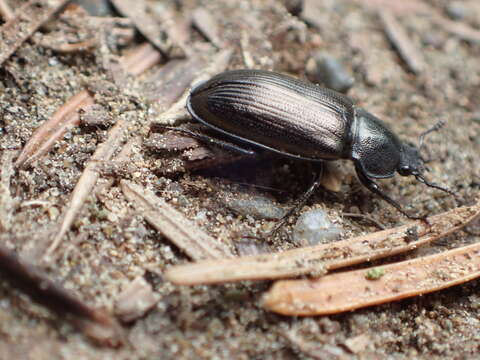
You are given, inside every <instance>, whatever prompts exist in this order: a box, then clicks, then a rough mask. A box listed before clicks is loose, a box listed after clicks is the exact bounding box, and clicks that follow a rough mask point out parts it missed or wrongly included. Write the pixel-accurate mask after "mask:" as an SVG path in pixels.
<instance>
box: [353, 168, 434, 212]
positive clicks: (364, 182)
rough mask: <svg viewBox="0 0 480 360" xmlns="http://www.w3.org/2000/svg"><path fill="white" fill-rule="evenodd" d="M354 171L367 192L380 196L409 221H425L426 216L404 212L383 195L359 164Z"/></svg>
mask: <svg viewBox="0 0 480 360" xmlns="http://www.w3.org/2000/svg"><path fill="white" fill-rule="evenodd" d="M355 170H356V171H357V176H358V179H359V180H360V182H361V183H362V185H363V186H365V187H366V188H367V189H368V190H370V191H371V192H373V193H374V194H377V195H378V196H380V197H381V198H382V199H383V200H385V201H386V202H388V203H389V204H390V205H392V206H393V207H394V208H395V209H397V210H398V211H400V212H401V213H402V214H403V215H405V216H406V217H408V218H409V219H412V220H423V221H426V216H415V215H411V214H409V213H407V212H406V211H405V210H403V209H402V207H401V206H400V204H399V203H397V202H396V201H395V200H393V199H392V198H391V197H390V196H388V195H387V194H385V193H384V192H383V191H382V190H381V189H380V186H378V184H377V183H376V182H375V181H373V180H372V179H370V178H368V177H367V176H366V175H365V174H364V173H363V171H362V169H361V167H360V165H359V164H355Z"/></svg>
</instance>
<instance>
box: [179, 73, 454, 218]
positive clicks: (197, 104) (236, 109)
mask: <svg viewBox="0 0 480 360" xmlns="http://www.w3.org/2000/svg"><path fill="white" fill-rule="evenodd" d="M187 109H188V111H189V113H190V114H191V115H192V117H193V118H194V119H196V120H197V121H199V122H200V123H202V124H204V125H206V126H208V127H209V128H211V129H213V130H215V131H217V132H219V133H221V134H224V135H226V136H227V137H229V138H231V139H232V140H233V141H236V142H237V143H238V142H239V143H242V144H245V145H247V146H253V147H254V148H260V149H266V150H269V151H273V152H276V153H278V154H280V155H283V156H286V157H290V158H295V159H301V160H308V161H315V162H319V161H325V160H336V159H349V160H352V161H353V162H354V164H355V169H356V173H357V176H358V178H359V180H360V182H361V183H362V184H363V185H364V186H366V187H367V188H368V189H369V190H370V191H372V192H373V193H375V194H377V195H379V196H380V197H381V198H382V199H384V200H385V201H387V202H388V203H389V204H390V205H392V206H394V207H395V208H396V209H397V210H399V211H400V212H401V213H403V214H404V215H406V216H407V217H409V218H412V219H424V217H423V216H413V215H410V214H408V213H407V212H405V211H404V210H403V209H402V208H401V206H400V205H399V204H398V203H397V202H396V201H395V200H393V199H392V198H391V197H389V196H388V195H387V194H385V193H384V192H383V191H382V190H381V189H380V187H379V186H378V184H377V183H376V182H375V181H374V179H384V178H390V177H393V176H394V175H395V172H398V173H399V174H400V175H402V176H408V175H413V176H415V178H416V179H417V180H418V181H420V182H422V183H424V184H426V185H428V186H430V187H434V188H436V189H439V190H442V191H445V192H448V193H450V194H453V192H451V191H450V190H448V189H446V188H444V187H442V186H439V185H436V184H434V183H430V182H428V181H427V180H426V179H425V178H424V177H423V175H422V174H423V172H424V171H425V165H424V159H423V158H422V156H421V155H420V152H419V149H418V148H417V147H415V146H414V145H410V144H408V143H406V142H402V141H401V140H400V139H399V138H398V137H397V136H396V135H395V134H394V133H393V132H392V131H391V130H390V129H389V128H388V127H387V126H386V124H385V123H383V122H382V121H381V120H380V119H378V118H377V117H375V116H374V115H372V114H370V113H369V112H367V111H365V110H364V109H362V108H360V107H358V106H356V105H355V104H354V103H353V102H352V100H351V99H350V98H348V97H347V96H345V95H343V94H340V93H337V92H335V91H333V90H330V89H327V88H322V87H320V86H318V85H315V84H312V83H308V82H304V81H301V80H299V79H295V78H292V77H289V76H286V75H282V74H279V73H275V72H269V71H264V70H233V71H226V72H223V73H220V74H218V75H216V76H214V77H213V78H211V79H210V80H208V81H206V82H203V83H201V84H199V85H197V86H195V87H194V88H193V89H192V91H191V93H190V96H189V98H188V100H187ZM430 131H431V130H428V131H426V132H425V133H424V134H427V133H428V132H430ZM421 139H422V140H423V136H422V137H421ZM222 144H223V145H225V143H222ZM420 147H421V145H420ZM232 148H234V149H236V150H239V151H243V152H246V153H249V154H251V153H254V152H253V151H251V150H247V149H245V148H242V147H238V146H235V145H233V144H232ZM314 184H315V185H314V186H313V185H312V187H311V188H310V189H309V191H307V193H308V194H311V193H312V192H313V188H314V187H316V186H318V184H319V181H317V182H316V183H314Z"/></svg>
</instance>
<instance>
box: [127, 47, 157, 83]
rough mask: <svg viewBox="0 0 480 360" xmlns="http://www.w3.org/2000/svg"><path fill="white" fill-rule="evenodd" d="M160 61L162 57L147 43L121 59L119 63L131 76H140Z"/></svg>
mask: <svg viewBox="0 0 480 360" xmlns="http://www.w3.org/2000/svg"><path fill="white" fill-rule="evenodd" d="M160 61H162V55H161V54H160V52H159V51H158V50H157V49H155V48H154V47H153V46H152V45H151V44H149V43H143V44H141V45H139V46H138V47H136V48H135V49H134V50H132V51H131V52H130V53H128V54H127V55H125V56H124V57H122V59H121V63H122V65H123V67H124V68H125V70H126V71H127V72H129V73H130V74H132V75H140V74H141V73H143V72H144V71H146V70H147V69H150V68H151V67H153V66H154V65H156V64H158V63H160Z"/></svg>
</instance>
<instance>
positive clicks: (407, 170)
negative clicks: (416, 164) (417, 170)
mask: <svg viewBox="0 0 480 360" xmlns="http://www.w3.org/2000/svg"><path fill="white" fill-rule="evenodd" d="M398 173H399V174H400V175H402V176H407V175H410V174H411V173H412V171H411V169H410V166H407V165H405V166H402V167H401V168H399V169H398Z"/></svg>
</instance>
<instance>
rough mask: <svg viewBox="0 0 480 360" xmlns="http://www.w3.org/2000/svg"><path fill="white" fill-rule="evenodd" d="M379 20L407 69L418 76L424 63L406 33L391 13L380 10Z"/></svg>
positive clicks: (423, 67)
mask: <svg viewBox="0 0 480 360" xmlns="http://www.w3.org/2000/svg"><path fill="white" fill-rule="evenodd" d="M379 16H380V20H381V21H382V24H383V27H384V30H385V34H386V35H387V37H388V39H389V40H390V42H391V43H392V45H393V47H394V48H395V49H396V50H397V51H398V54H399V55H400V57H401V58H402V60H403V61H404V62H405V64H406V65H407V67H408V68H409V69H410V71H412V72H413V73H414V74H417V75H418V74H420V73H421V72H422V71H423V70H424V69H425V61H424V60H423V58H422V55H421V54H420V53H419V52H418V51H417V49H416V48H415V46H414V45H413V43H412V40H411V39H410V38H409V37H408V35H407V33H406V32H405V30H404V29H403V27H402V26H401V25H400V23H399V22H398V21H397V19H395V16H394V15H393V14H392V12H390V11H388V10H385V9H382V10H380V11H379Z"/></svg>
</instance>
